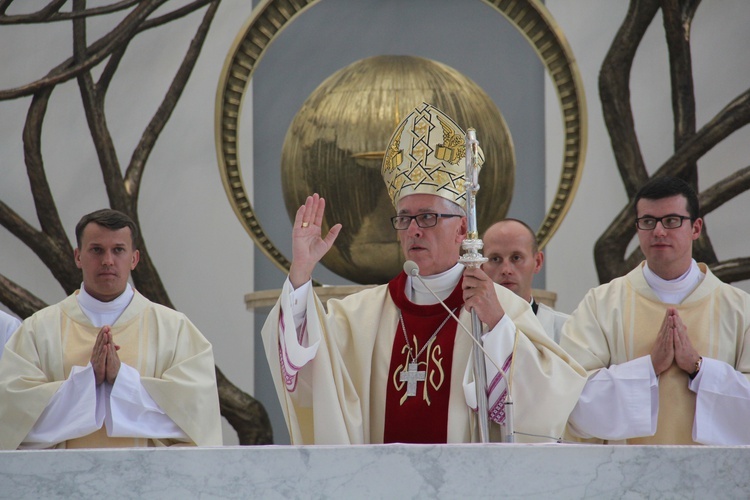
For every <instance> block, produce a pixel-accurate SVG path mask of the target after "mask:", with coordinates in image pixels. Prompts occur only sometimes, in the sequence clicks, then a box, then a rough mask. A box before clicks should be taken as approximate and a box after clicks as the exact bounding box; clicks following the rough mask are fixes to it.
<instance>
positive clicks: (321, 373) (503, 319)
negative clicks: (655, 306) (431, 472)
mask: <svg viewBox="0 0 750 500" xmlns="http://www.w3.org/2000/svg"><path fill="white" fill-rule="evenodd" d="M464 164H465V147H464V134H463V131H462V130H461V128H460V127H459V126H458V125H457V124H456V123H455V122H454V121H453V120H452V119H451V118H449V117H448V116H446V115H445V114H444V113H442V112H441V111H439V110H438V109H436V108H434V107H432V106H430V105H428V104H423V105H422V106H420V107H418V108H417V109H415V110H414V111H413V112H412V113H411V114H410V115H409V116H408V117H407V118H406V119H404V121H403V122H401V124H400V125H399V126H398V127H397V129H396V132H395V133H394V135H393V136H392V138H391V140H390V141H389V145H388V148H387V150H386V155H385V158H384V160H383V168H382V170H383V177H384V180H385V183H386V186H387V189H388V193H389V196H390V197H391V200H392V202H393V205H394V207H395V209H396V216H395V217H393V219H392V223H393V227H394V228H395V229H396V230H397V233H398V237H399V241H400V244H401V248H402V250H403V252H404V256H405V257H406V259H407V260H412V261H414V262H415V263H416V264H417V265H418V266H419V270H420V275H421V276H423V277H424V280H425V281H426V282H427V283H428V286H429V288H431V289H432V290H433V291H435V292H436V293H437V295H438V296H440V298H441V299H442V300H444V301H445V303H446V304H447V306H448V307H449V308H450V309H451V310H453V311H454V312H455V314H456V315H457V316H459V318H460V320H461V322H462V324H463V325H465V326H466V328H468V329H469V331H471V319H470V316H471V314H470V313H469V312H467V311H469V310H471V309H472V308H473V309H474V311H476V314H477V316H478V318H479V319H480V320H481V322H482V325H483V330H484V331H485V332H486V333H485V335H484V347H485V349H486V350H487V352H488V353H489V354H490V355H491V356H492V357H493V358H494V360H495V361H496V362H497V363H498V364H499V365H500V366H501V367H503V369H504V371H506V372H507V373H508V374H509V377H510V379H511V393H512V397H513V401H514V402H515V405H514V408H515V412H514V415H515V423H516V426H515V431H516V434H515V439H516V440H517V441H544V442H550V440H551V439H552V440H553V439H555V438H556V437H559V436H561V433H562V432H563V430H564V426H565V421H566V420H567V417H568V414H569V413H570V411H571V410H572V408H573V406H574V405H575V401H576V400H577V398H578V394H579V393H580V390H581V388H582V386H583V384H584V382H585V373H584V371H583V370H582V368H581V367H580V366H578V365H577V363H575V362H574V361H572V360H571V359H570V357H569V356H568V355H567V354H565V353H564V352H563V351H562V350H561V349H560V348H559V347H558V346H557V345H556V344H555V343H554V342H553V341H551V340H550V338H549V337H548V336H547V335H546V334H545V333H544V331H543V329H542V328H541V325H540V324H539V322H538V321H537V320H536V318H535V317H534V313H533V312H532V311H531V308H530V307H529V304H528V302H526V301H524V300H522V299H520V298H519V297H517V296H516V295H515V294H513V293H512V292H510V291H509V290H507V289H505V288H502V287H500V286H497V285H495V284H494V283H493V282H492V280H491V279H490V278H489V277H488V276H487V275H486V274H485V273H484V272H483V271H482V270H481V269H477V268H475V269H472V268H466V269H464V266H463V265H462V264H460V263H458V259H459V252H460V247H461V243H462V242H463V240H464V239H465V237H466V234H467V220H466V213H465V210H464V208H463V207H464V204H465V202H466V193H465V190H464V186H463V185H464V177H465V167H464ZM367 188H369V187H367ZM324 208H325V201H324V200H323V199H322V198H320V197H318V195H317V194H316V195H313V196H310V197H308V198H307V200H306V202H305V204H304V205H303V206H301V207H300V208H299V210H298V211H297V214H296V217H295V221H294V228H293V233H292V240H293V262H292V265H291V269H290V272H289V277H288V279H287V280H286V282H285V283H284V287H283V290H282V293H281V297H280V299H279V302H278V303H277V304H276V306H275V307H274V309H273V310H272V311H271V313H270V314H269V317H268V319H267V321H266V323H265V326H264V328H263V340H264V344H265V348H266V355H267V357H268V360H269V364H270V366H271V370H272V373H273V378H274V382H275V385H276V390H277V393H278V396H279V399H280V401H281V406H282V409H283V411H284V415H285V417H286V421H287V425H288V428H289V433H290V436H291V440H292V443H293V444H349V443H351V444H359V443H393V442H402V443H446V442H449V443H451V442H452V443H456V442H471V441H476V440H477V439H478V435H477V430H476V426H475V418H474V417H475V416H474V413H475V410H474V409H475V408H476V406H477V404H476V395H475V392H474V383H473V378H472V376H471V375H470V373H471V366H470V359H471V350H472V345H473V344H472V341H471V339H470V338H469V337H468V335H467V334H466V333H465V332H463V331H461V330H460V329H459V328H458V327H457V323H456V321H455V320H453V319H452V318H451V317H450V315H449V314H448V313H447V312H446V310H445V309H444V308H443V307H442V306H441V305H440V304H439V303H438V302H437V300H436V299H435V298H434V297H433V295H432V294H431V293H430V292H429V291H428V290H427V289H426V288H425V287H424V286H423V285H422V283H421V282H420V281H419V280H418V279H416V277H413V276H407V274H406V273H403V272H402V273H400V274H399V275H398V276H396V277H395V278H394V279H393V280H392V281H391V282H390V283H388V284H386V285H381V286H378V287H375V288H371V289H367V290H364V291H361V292H359V293H356V294H353V295H350V296H349V297H347V298H345V299H343V300H330V301H328V303H327V311H326V310H324V308H323V306H322V304H321V302H320V300H319V299H318V298H317V296H316V295H315V292H314V290H313V288H312V285H311V281H310V280H311V275H312V272H313V269H314V268H315V265H316V264H317V263H318V261H319V260H320V259H321V258H322V257H323V255H325V253H326V252H327V251H328V250H329V249H330V248H331V246H332V244H333V242H334V240H335V239H336V237H337V235H338V234H339V232H340V231H341V230H342V227H341V225H340V224H336V225H334V226H333V227H332V228H331V229H330V231H329V232H328V234H327V235H326V236H325V237H322V232H321V224H322V221H323V213H324ZM486 370H487V381H488V393H489V397H488V415H487V418H489V421H490V425H489V427H490V432H489V434H490V438H491V439H497V438H498V437H499V426H498V425H497V424H500V423H502V422H504V419H505V409H504V405H503V404H502V403H503V402H504V400H505V396H504V395H505V393H506V391H507V385H506V381H505V380H504V378H503V377H501V376H500V375H499V373H498V371H497V369H496V368H495V367H494V366H493V365H492V364H491V363H490V362H487V363H486Z"/></svg>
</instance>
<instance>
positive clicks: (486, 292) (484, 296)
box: [462, 267, 505, 330]
mask: <svg viewBox="0 0 750 500" xmlns="http://www.w3.org/2000/svg"><path fill="white" fill-rule="evenodd" d="M462 288H463V290H464V308H465V309H466V310H467V311H471V310H472V309H473V310H474V311H475V312H476V313H477V316H478V317H479V319H480V320H481V321H482V323H484V324H486V325H487V327H488V328H489V329H490V330H492V329H493V328H495V326H496V325H497V324H498V323H499V322H500V320H501V319H503V316H504V315H505V311H504V310H503V307H502V306H501V305H500V301H499V300H498V298H497V293H495V284H494V283H493V281H492V279H491V278H490V277H489V276H487V273H485V272H484V271H482V270H481V269H479V268H471V267H467V268H466V269H464V280H463V284H462Z"/></svg>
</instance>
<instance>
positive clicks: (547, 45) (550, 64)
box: [215, 0, 587, 282]
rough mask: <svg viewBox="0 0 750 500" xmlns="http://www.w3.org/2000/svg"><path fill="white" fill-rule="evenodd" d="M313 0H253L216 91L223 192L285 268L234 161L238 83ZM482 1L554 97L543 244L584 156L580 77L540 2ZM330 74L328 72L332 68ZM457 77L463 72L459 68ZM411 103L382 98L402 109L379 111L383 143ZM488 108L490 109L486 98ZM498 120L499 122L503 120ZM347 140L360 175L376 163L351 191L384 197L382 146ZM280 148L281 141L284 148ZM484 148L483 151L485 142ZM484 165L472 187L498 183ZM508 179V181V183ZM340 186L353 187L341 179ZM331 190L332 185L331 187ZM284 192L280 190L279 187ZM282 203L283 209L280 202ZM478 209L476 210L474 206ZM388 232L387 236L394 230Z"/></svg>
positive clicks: (461, 118) (456, 113)
mask: <svg viewBox="0 0 750 500" xmlns="http://www.w3.org/2000/svg"><path fill="white" fill-rule="evenodd" d="M318 1H320V0H312V1H304V0H298V1H296V2H288V1H286V0H265V1H264V2H262V3H261V4H259V5H258V7H256V9H255V10H254V11H253V14H252V15H251V17H250V19H249V20H248V21H247V23H246V24H245V26H244V27H243V28H242V30H241V31H240V33H239V34H238V36H237V37H236V39H235V42H234V44H233V46H232V48H231V49H230V51H229V53H228V55H227V59H226V62H225V64H224V69H223V71H222V74H221V77H220V81H219V86H218V90H217V97H216V126H215V131H216V148H217V157H218V164H219V170H220V173H221V176H222V181H223V183H224V188H225V190H226V192H227V196H228V198H229V200H230V203H231V204H232V208H233V209H234V211H235V213H236V214H237V217H238V218H239V219H240V222H241V223H242V224H243V226H244V227H245V229H246V230H247V232H248V233H249V234H250V236H251V237H252V239H253V240H254V241H255V243H256V244H257V245H258V247H259V248H260V249H261V250H262V251H263V253H264V254H265V255H266V256H268V257H269V258H270V259H271V260H272V261H273V262H274V263H275V264H276V265H277V266H278V267H279V268H280V269H282V270H283V271H285V272H286V271H288V270H289V265H290V263H289V261H288V259H287V258H286V257H285V256H284V255H282V254H281V252H279V251H278V249H277V248H276V246H275V245H274V244H273V243H272V242H271V241H270V240H269V239H268V237H267V236H266V234H265V232H264V231H263V229H262V227H261V225H260V223H259V221H258V219H257V218H256V216H255V212H254V211H253V207H252V205H251V203H250V201H249V199H248V196H247V193H246V192H245V188H244V183H243V180H242V173H241V169H240V164H239V144H238V137H239V133H238V132H239V123H240V114H241V110H242V102H243V99H244V96H245V90H246V89H247V85H248V83H249V81H250V79H251V78H252V75H253V72H254V71H255V69H256V67H257V64H258V61H259V60H260V59H261V57H262V55H263V53H264V51H265V50H266V49H267V48H268V46H269V45H270V43H271V42H272V41H273V39H274V37H276V36H278V35H279V33H280V32H281V31H282V29H283V28H284V27H285V26H286V25H288V24H289V23H290V22H291V21H292V20H293V19H294V18H295V17H296V16H297V15H299V14H300V13H301V12H302V11H304V10H305V9H307V8H309V7H310V6H312V5H314V4H316V3H318ZM485 3H487V4H489V5H490V6H492V7H493V8H495V9H496V10H497V11H498V12H500V13H501V14H502V15H503V16H505V17H506V18H507V19H508V20H509V21H510V22H511V23H512V24H513V25H514V26H515V27H516V28H517V29H518V30H519V31H520V32H521V33H522V34H523V35H524V37H525V38H526V39H527V40H528V41H529V43H530V44H531V45H532V47H533V48H534V50H535V52H536V53H537V55H538V56H539V58H540V60H541V61H542V63H543V64H544V66H545V68H546V69H547V71H548V73H549V75H550V77H551V79H552V83H553V85H554V87H555V89H556V91H557V95H558V98H559V102H560V108H561V114H562V119H563V127H564V133H565V138H564V142H563V144H564V147H563V159H562V172H561V175H560V182H559V185H558V188H557V192H556V195H555V197H554V199H553V200H552V203H551V205H550V207H549V210H548V211H547V214H546V216H545V219H544V221H543V222H542V225H541V227H540V228H539V230H538V231H537V240H538V241H539V244H540V247H544V245H545V244H546V243H547V242H548V241H549V239H550V238H551V237H552V235H553V234H554V232H555V231H556V230H557V229H558V227H559V226H560V223H561V222H562V219H563V217H564V216H565V214H566V213H567V211H568V209H569V208H570V205H571V203H572V201H573V197H574V195H575V191H576V189H577V187H578V183H579V182H580V177H581V173H582V169H583V164H584V160H585V151H586V134H587V130H586V106H585V99H584V95H583V85H582V83H581V78H580V75H579V72H578V67H577V65H576V62H575V59H574V58H573V55H572V51H571V50H570V47H569V45H568V43H567V41H566V40H565V38H564V35H563V34H562V31H561V30H560V29H559V27H557V25H556V24H555V23H554V21H553V19H552V16H551V15H550V14H549V12H548V11H547V10H546V8H545V7H544V6H543V5H542V4H541V3H540V2H538V1H536V0H525V1H524V0H496V1H494V2H493V1H486V0H485ZM448 69H450V68H448ZM342 71H343V70H342ZM337 74H338V73H337ZM459 76H460V75H459ZM331 78H333V76H332V77H331ZM461 78H465V77H462V76H461ZM329 80H330V78H329ZM327 81H328V80H327ZM324 84H325V82H324ZM322 85H323V84H322ZM322 85H321V86H322ZM431 95H432V94H427V97H428V98H429V97H430V96H431ZM312 97H313V96H311V97H310V99H312ZM433 97H434V99H435V100H434V101H432V102H430V101H429V100H428V102H430V103H431V104H434V105H435V106H437V107H438V108H441V109H442V110H443V111H445V112H446V113H447V114H448V115H449V116H451V117H452V118H454V119H455V120H456V121H457V123H459V124H461V125H462V126H463V127H473V128H476V129H477V131H478V133H479V134H480V145H481V146H482V148H483V149H484V148H486V147H487V145H486V144H487V143H486V142H481V133H482V128H481V127H482V126H483V124H484V122H482V123H481V124H480V123H477V122H472V121H471V118H469V117H467V116H465V115H464V113H465V110H463V109H458V107H452V106H450V105H449V104H447V103H445V102H443V101H440V100H439V99H440V98H439V97H437V96H433ZM417 104H419V102H408V103H407V102H405V103H399V102H397V101H395V99H394V102H392V103H390V104H389V106H396V107H397V108H400V110H399V113H400V114H401V115H403V116H392V117H391V116H388V117H386V118H385V120H386V121H387V120H388V119H392V120H393V122H392V124H391V126H390V127H389V128H388V129H387V131H386V132H384V133H385V135H386V137H385V139H383V140H382V144H383V145H384V144H385V142H386V141H387V139H388V137H389V136H390V133H391V132H392V131H393V129H394V128H395V127H396V125H397V124H398V123H399V122H400V120H401V119H403V118H404V116H406V114H408V113H409V112H410V111H411V109H412V108H414V107H415V106H416V105H417ZM383 109H386V110H389V111H388V112H389V113H390V112H392V111H393V108H391V107H385V108H383ZM493 109H495V110H496V109H497V108H496V107H495V106H494V104H493ZM304 111H305V110H304V107H303V110H302V111H300V113H299V115H302V114H303V113H304ZM497 114H498V116H499V111H497ZM500 120H502V117H500ZM502 123H503V124H504V122H502ZM293 127H294V125H292V128H290V133H294V130H293ZM318 132H321V131H318ZM357 133H359V132H357ZM321 136H322V137H325V134H324V133H322V134H321ZM363 137H364V136H363ZM339 140H340V139H339ZM507 144H508V148H509V151H508V150H505V151H503V153H502V154H508V153H510V155H511V156H512V146H511V142H510V140H509V136H508V142H507ZM354 146H355V147H353V148H352V149H351V150H348V148H346V149H347V151H346V155H347V156H348V157H349V159H350V160H354V161H355V162H356V163H357V168H361V169H362V170H361V171H362V172H366V171H368V170H372V172H371V174H373V175H370V176H368V177H367V182H368V183H372V182H374V180H373V179H375V177H374V172H375V170H377V173H378V176H377V177H378V179H379V180H378V182H379V184H378V186H377V188H375V189H369V190H361V191H362V193H360V194H358V195H357V196H371V193H369V192H370V191H372V192H373V193H375V192H376V191H380V192H382V193H383V197H384V199H386V200H387V196H385V194H384V193H385V189H384V187H383V182H382V179H380V175H379V171H380V168H379V166H380V162H379V161H378V160H376V158H377V157H378V156H379V155H382V149H383V148H384V147H383V146H381V147H380V148H378V147H375V150H374V151H373V150H372V149H368V144H354ZM286 149H287V148H286V146H285V151H286ZM485 153H487V151H486V150H485ZM287 154H288V153H287ZM502 154H498V156H496V157H494V158H496V159H497V160H498V161H497V162H493V156H490V155H489V154H486V158H487V161H488V167H489V165H492V164H495V165H498V164H502V163H503V160H501V158H502ZM381 158H382V156H381ZM295 161H297V162H298V166H300V167H301V166H303V165H304V164H305V162H300V161H299V160H295ZM375 164H377V169H376V168H375ZM511 165H512V160H511ZM487 170H490V168H487V169H483V170H482V174H481V177H480V185H481V190H480V194H484V193H486V192H487V191H489V190H490V189H494V187H495V186H494V184H495V183H497V184H503V183H504V180H503V178H502V177H501V176H498V177H497V178H495V179H493V181H492V187H489V184H490V183H489V182H488V180H489V179H488V177H489V176H488V175H487ZM339 175H340V174H339ZM506 175H507V174H506ZM511 175H512V169H511ZM510 185H511V186H512V183H511V184H510ZM326 186H327V187H326V189H329V188H330V185H327V184H326ZM315 187H316V189H315V190H316V191H319V192H322V194H323V193H325V192H326V191H324V190H323V189H322V188H323V185H319V186H315ZM285 189H286V188H285ZM348 189H353V188H352V187H349V188H348ZM499 189H501V190H502V189H503V188H502V186H500V187H499ZM310 192H311V191H308V192H307V193H305V194H310ZM337 194H338V193H336V194H335V195H337ZM335 195H334V194H332V195H331V198H330V200H331V201H332V202H336V200H341V198H335V197H334V196H335ZM295 196H296V195H295ZM485 197H487V196H485ZM285 198H287V196H286V193H285ZM344 198H345V197H344ZM477 199H478V203H481V200H482V196H478V197H477ZM358 201H362V200H358ZM502 202H503V203H507V204H509V203H510V193H508V194H507V196H504V197H503V200H502ZM294 203H295V204H296V206H295V207H294V209H295V210H296V207H297V206H299V203H300V202H299V201H295V202H294ZM339 203H343V201H339ZM378 204H382V202H378V201H377V200H365V205H367V206H370V207H371V208H373V209H374V206H373V205H378ZM507 204H506V205H505V209H504V210H503V209H499V210H498V212H496V213H495V214H490V216H493V217H495V218H497V217H498V216H501V215H504V214H505V211H507ZM348 208H350V207H348ZM287 209H289V207H288V206H287ZM343 209H344V207H342V210H343ZM342 213H345V212H342ZM478 213H479V214H480V216H481V212H480V211H479V210H478ZM366 215H367V214H366ZM369 215H371V214H369ZM336 221H337V222H339V221H340V222H343V223H344V224H345V228H346V227H347V223H349V224H351V221H348V220H346V219H345V218H344V219H343V220H342V219H337V220H336ZM367 223H368V221H367V220H366V218H365V219H363V221H362V222H360V224H364V225H367ZM348 227H350V228H353V227H356V226H351V225H350V226H348ZM375 233H377V231H375ZM342 236H343V234H342V235H340V236H339V238H341V237H342ZM375 237H376V238H380V239H382V238H383V237H382V236H378V235H376V236H375ZM393 237H394V238H395V235H394V236H393ZM354 244H356V243H354ZM351 249H352V246H351V244H350V245H349V250H351ZM347 251H348V250H347ZM336 253H341V251H340V250H337V251H336ZM339 257H341V255H339ZM343 257H344V258H343V259H341V258H339V259H338V260H339V261H340V262H343V265H344V267H353V266H358V265H361V264H362V263H361V262H356V261H353V260H352V259H351V257H348V258H349V262H347V256H346V255H344V256H343ZM324 264H325V262H324ZM368 272H369V271H368ZM386 275H387V277H386V278H385V279H383V278H382V277H381V276H382V274H381V275H378V276H377V277H374V275H369V276H368V277H366V278H365V279H364V280H363V279H361V278H359V279H354V281H359V282H363V281H364V282H375V281H376V280H381V282H384V281H387V280H388V279H390V278H391V277H392V276H393V275H395V272H391V273H390V274H387V273H386ZM350 279H351V278H350Z"/></svg>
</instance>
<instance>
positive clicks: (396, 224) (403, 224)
mask: <svg viewBox="0 0 750 500" xmlns="http://www.w3.org/2000/svg"><path fill="white" fill-rule="evenodd" d="M440 217H443V218H451V217H463V215H457V214H436V213H432V212H425V213H423V214H418V215H397V216H395V217H391V224H393V229H395V230H397V231H404V230H406V229H409V226H410V225H411V221H412V220H414V221H415V222H416V223H417V226H419V227H421V228H422V229H424V228H427V227H434V226H436V225H437V223H438V219H439V218H440Z"/></svg>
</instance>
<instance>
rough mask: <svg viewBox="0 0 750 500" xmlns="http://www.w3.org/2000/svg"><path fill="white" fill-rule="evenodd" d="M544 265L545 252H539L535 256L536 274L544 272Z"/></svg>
mask: <svg viewBox="0 0 750 500" xmlns="http://www.w3.org/2000/svg"><path fill="white" fill-rule="evenodd" d="M543 264H544V252H541V251H540V252H537V253H536V255H535V256H534V274H537V273H539V271H541V270H542V265H543Z"/></svg>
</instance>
